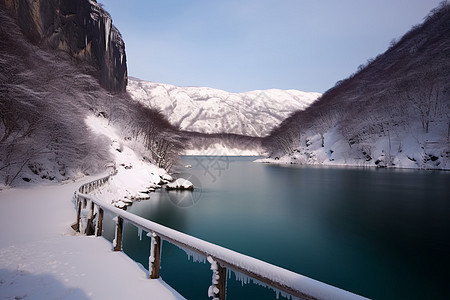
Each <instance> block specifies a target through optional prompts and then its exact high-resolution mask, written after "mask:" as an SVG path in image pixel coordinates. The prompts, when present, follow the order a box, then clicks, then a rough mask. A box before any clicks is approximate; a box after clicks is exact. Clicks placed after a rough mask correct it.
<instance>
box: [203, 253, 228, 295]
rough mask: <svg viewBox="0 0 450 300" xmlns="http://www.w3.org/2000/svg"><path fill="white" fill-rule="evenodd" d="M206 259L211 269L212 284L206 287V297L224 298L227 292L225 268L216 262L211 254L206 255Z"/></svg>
mask: <svg viewBox="0 0 450 300" xmlns="http://www.w3.org/2000/svg"><path fill="white" fill-rule="evenodd" d="M207 260H208V262H209V263H210V264H211V270H212V271H213V274H212V284H211V286H210V287H209V289H208V297H213V299H219V300H225V298H226V294H227V291H226V287H227V269H226V268H225V267H222V266H221V265H220V264H219V263H217V261H215V260H214V259H213V258H212V257H211V256H208V257H207Z"/></svg>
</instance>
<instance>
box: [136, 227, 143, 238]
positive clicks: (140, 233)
mask: <svg viewBox="0 0 450 300" xmlns="http://www.w3.org/2000/svg"><path fill="white" fill-rule="evenodd" d="M137 230H138V237H139V240H140V241H142V228H141V227H138V228H137Z"/></svg>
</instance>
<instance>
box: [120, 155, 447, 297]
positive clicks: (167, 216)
mask: <svg viewBox="0 0 450 300" xmlns="http://www.w3.org/2000/svg"><path fill="white" fill-rule="evenodd" d="M251 161H252V159H250V158H242V157H238V158H235V157H221V158H216V161H215V160H214V158H212V157H185V158H184V161H183V165H192V168H184V167H182V168H180V172H183V173H184V174H183V177H185V178H186V176H190V178H191V179H193V180H191V181H192V182H194V181H196V182H194V185H195V186H196V187H198V189H197V190H196V191H195V193H194V194H192V193H190V192H170V193H168V192H167V191H165V190H161V191H159V192H157V193H154V194H151V199H150V200H148V201H141V202H137V203H134V204H133V205H132V206H131V207H130V208H129V211H131V212H133V213H136V214H138V215H141V216H143V217H146V218H148V219H150V220H152V221H155V222H158V223H161V224H163V225H166V226H169V227H171V228H174V229H177V230H180V231H182V232H186V233H188V234H191V235H193V236H196V237H199V238H202V239H204V240H207V241H210V242H213V243H216V244H219V245H222V246H225V247H227V248H230V249H233V250H236V251H239V252H241V253H244V254H248V255H251V256H254V257H256V258H259V259H262V260H265V261H267V262H270V263H273V264H275V265H278V266H282V267H284V268H287V269H289V270H292V271H295V272H297V273H300V274H303V275H306V276H309V277H311V278H314V279H318V280H320V281H323V282H326V283H329V284H332V285H335V286H338V287H341V288H343V289H346V290H350V291H352V292H355V293H358V294H361V295H364V296H367V297H371V298H376V299H431V298H432V299H438V298H449V296H450V287H449V286H450V285H448V283H447V277H448V276H447V273H448V270H449V267H450V255H449V247H450V221H449V220H450V203H449V199H450V197H449V196H450V185H449V183H450V174H449V173H448V172H438V171H412V170H401V171H399V170H386V169H354V168H320V167H298V166H297V167H289V166H277V165H266V164H257V163H252V162H251ZM125 230H129V231H130V232H131V233H130V234H127V233H126V240H125V241H124V249H125V251H126V252H127V253H129V255H130V256H132V257H133V258H135V259H137V260H139V261H141V263H142V264H143V265H144V266H146V265H147V264H148V251H149V250H148V248H149V245H148V244H149V242H148V241H145V240H143V241H140V240H139V237H138V236H137V230H136V229H135V228H132V226H130V228H126V229H125ZM186 257H187V256H186V254H184V252H183V251H181V250H179V249H178V248H176V247H174V246H171V245H170V244H168V243H164V245H163V258H162V259H163V261H162V270H161V274H162V277H163V279H164V280H165V281H166V282H167V283H169V284H170V285H172V286H173V287H174V288H175V289H177V290H178V291H180V293H182V294H183V295H184V296H186V297H188V298H191V299H207V293H206V291H207V287H208V285H209V284H210V280H211V274H210V271H209V267H208V266H206V265H203V264H199V263H192V262H187V259H186ZM174 270H175V271H174ZM227 292H228V295H229V296H230V298H231V299H241V298H245V297H247V298H248V297H250V298H255V297H256V298H258V299H265V298H267V299H273V298H274V295H275V294H274V293H273V292H271V291H268V290H266V289H264V288H261V287H256V286H248V287H247V286H246V287H245V288H242V287H241V286H240V283H236V282H235V281H234V280H229V283H228V290H227Z"/></svg>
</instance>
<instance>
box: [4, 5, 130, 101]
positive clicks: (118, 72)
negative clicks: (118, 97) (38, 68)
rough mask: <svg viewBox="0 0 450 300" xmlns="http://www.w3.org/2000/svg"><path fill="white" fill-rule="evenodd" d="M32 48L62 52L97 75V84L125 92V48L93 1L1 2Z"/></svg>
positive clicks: (103, 13) (109, 18)
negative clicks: (96, 72)
mask: <svg viewBox="0 0 450 300" xmlns="http://www.w3.org/2000/svg"><path fill="white" fill-rule="evenodd" d="M0 7H3V8H4V9H6V10H7V11H8V12H9V14H10V15H12V16H13V17H14V18H15V19H16V20H17V22H18V24H19V26H20V28H21V29H22V31H23V33H24V34H25V35H26V36H27V38H28V39H30V40H31V41H32V42H33V43H35V44H42V45H44V46H47V47H50V48H52V49H58V50H63V51H65V52H67V53H69V54H70V55H71V56H72V57H74V58H76V59H79V60H80V61H85V62H88V63H89V64H91V65H93V66H94V67H95V68H96V69H97V70H98V71H99V72H98V74H96V76H97V78H98V79H99V81H100V84H101V85H102V86H103V87H105V88H106V89H108V90H109V91H111V92H122V91H125V88H126V85H127V80H128V78H127V63H126V55H125V44H124V42H123V40H122V36H121V35H120V32H119V31H118V30H117V28H116V27H115V26H114V25H112V19H111V16H110V15H109V14H108V13H107V12H106V11H105V10H104V9H103V8H102V7H101V5H99V4H98V3H97V2H96V1H95V0H0Z"/></svg>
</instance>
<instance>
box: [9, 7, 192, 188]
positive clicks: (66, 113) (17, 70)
mask: <svg viewBox="0 0 450 300" xmlns="http://www.w3.org/2000/svg"><path fill="white" fill-rule="evenodd" d="M0 24H2V26H0V189H2V188H4V187H8V186H19V185H27V184H33V183H39V182H42V181H45V180H50V181H58V182H60V181H67V180H73V179H77V178H81V177H83V176H86V175H92V174H97V173H99V172H103V171H104V169H105V164H106V163H110V162H116V163H117V164H119V163H120V162H118V161H116V160H115V159H116V157H115V155H113V154H112V153H111V152H110V151H109V148H110V146H111V141H110V140H109V139H108V138H105V137H104V136H103V135H97V134H96V133H95V132H93V131H92V130H90V127H89V126H88V125H89V124H87V123H86V122H85V120H86V118H87V117H93V116H94V117H99V118H103V119H104V121H105V122H107V123H108V125H111V126H114V127H115V128H116V129H117V130H118V134H119V136H121V137H122V139H123V140H126V141H127V142H128V143H134V142H135V141H138V142H136V143H135V144H134V145H133V147H132V148H133V150H135V151H137V152H136V153H138V155H139V157H140V159H144V160H145V161H146V162H149V163H154V164H156V165H157V166H158V167H161V168H165V169H167V170H168V169H170V167H171V166H172V165H173V164H174V163H176V160H177V159H178V154H179V153H180V151H181V150H180V149H182V148H183V144H184V140H183V139H182V138H181V137H180V135H179V132H178V131H177V130H176V128H174V127H173V126H171V125H170V124H169V122H168V121H167V120H165V119H164V117H163V116H162V115H161V114H160V113H158V112H156V111H153V110H151V109H149V108H148V107H146V106H144V105H143V104H140V103H138V102H136V101H133V100H132V99H131V98H130V96H129V95H128V94H126V93H114V94H112V93H110V92H109V91H108V90H106V89H104V88H103V87H101V86H100V84H99V81H98V79H97V78H96V77H95V76H94V75H96V74H97V73H98V70H96V69H95V68H93V67H92V66H91V65H89V64H87V63H83V62H82V61H74V60H72V58H71V56H70V55H69V54H67V53H65V52H61V51H54V50H53V49H49V48H45V47H40V46H37V45H33V44H31V43H30V42H29V41H28V40H27V39H26V37H25V36H24V35H23V34H22V31H21V30H20V28H19V27H18V26H17V24H16V22H15V20H14V19H12V18H11V17H9V16H8V15H7V14H6V13H5V12H4V11H2V10H1V9H0Z"/></svg>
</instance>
